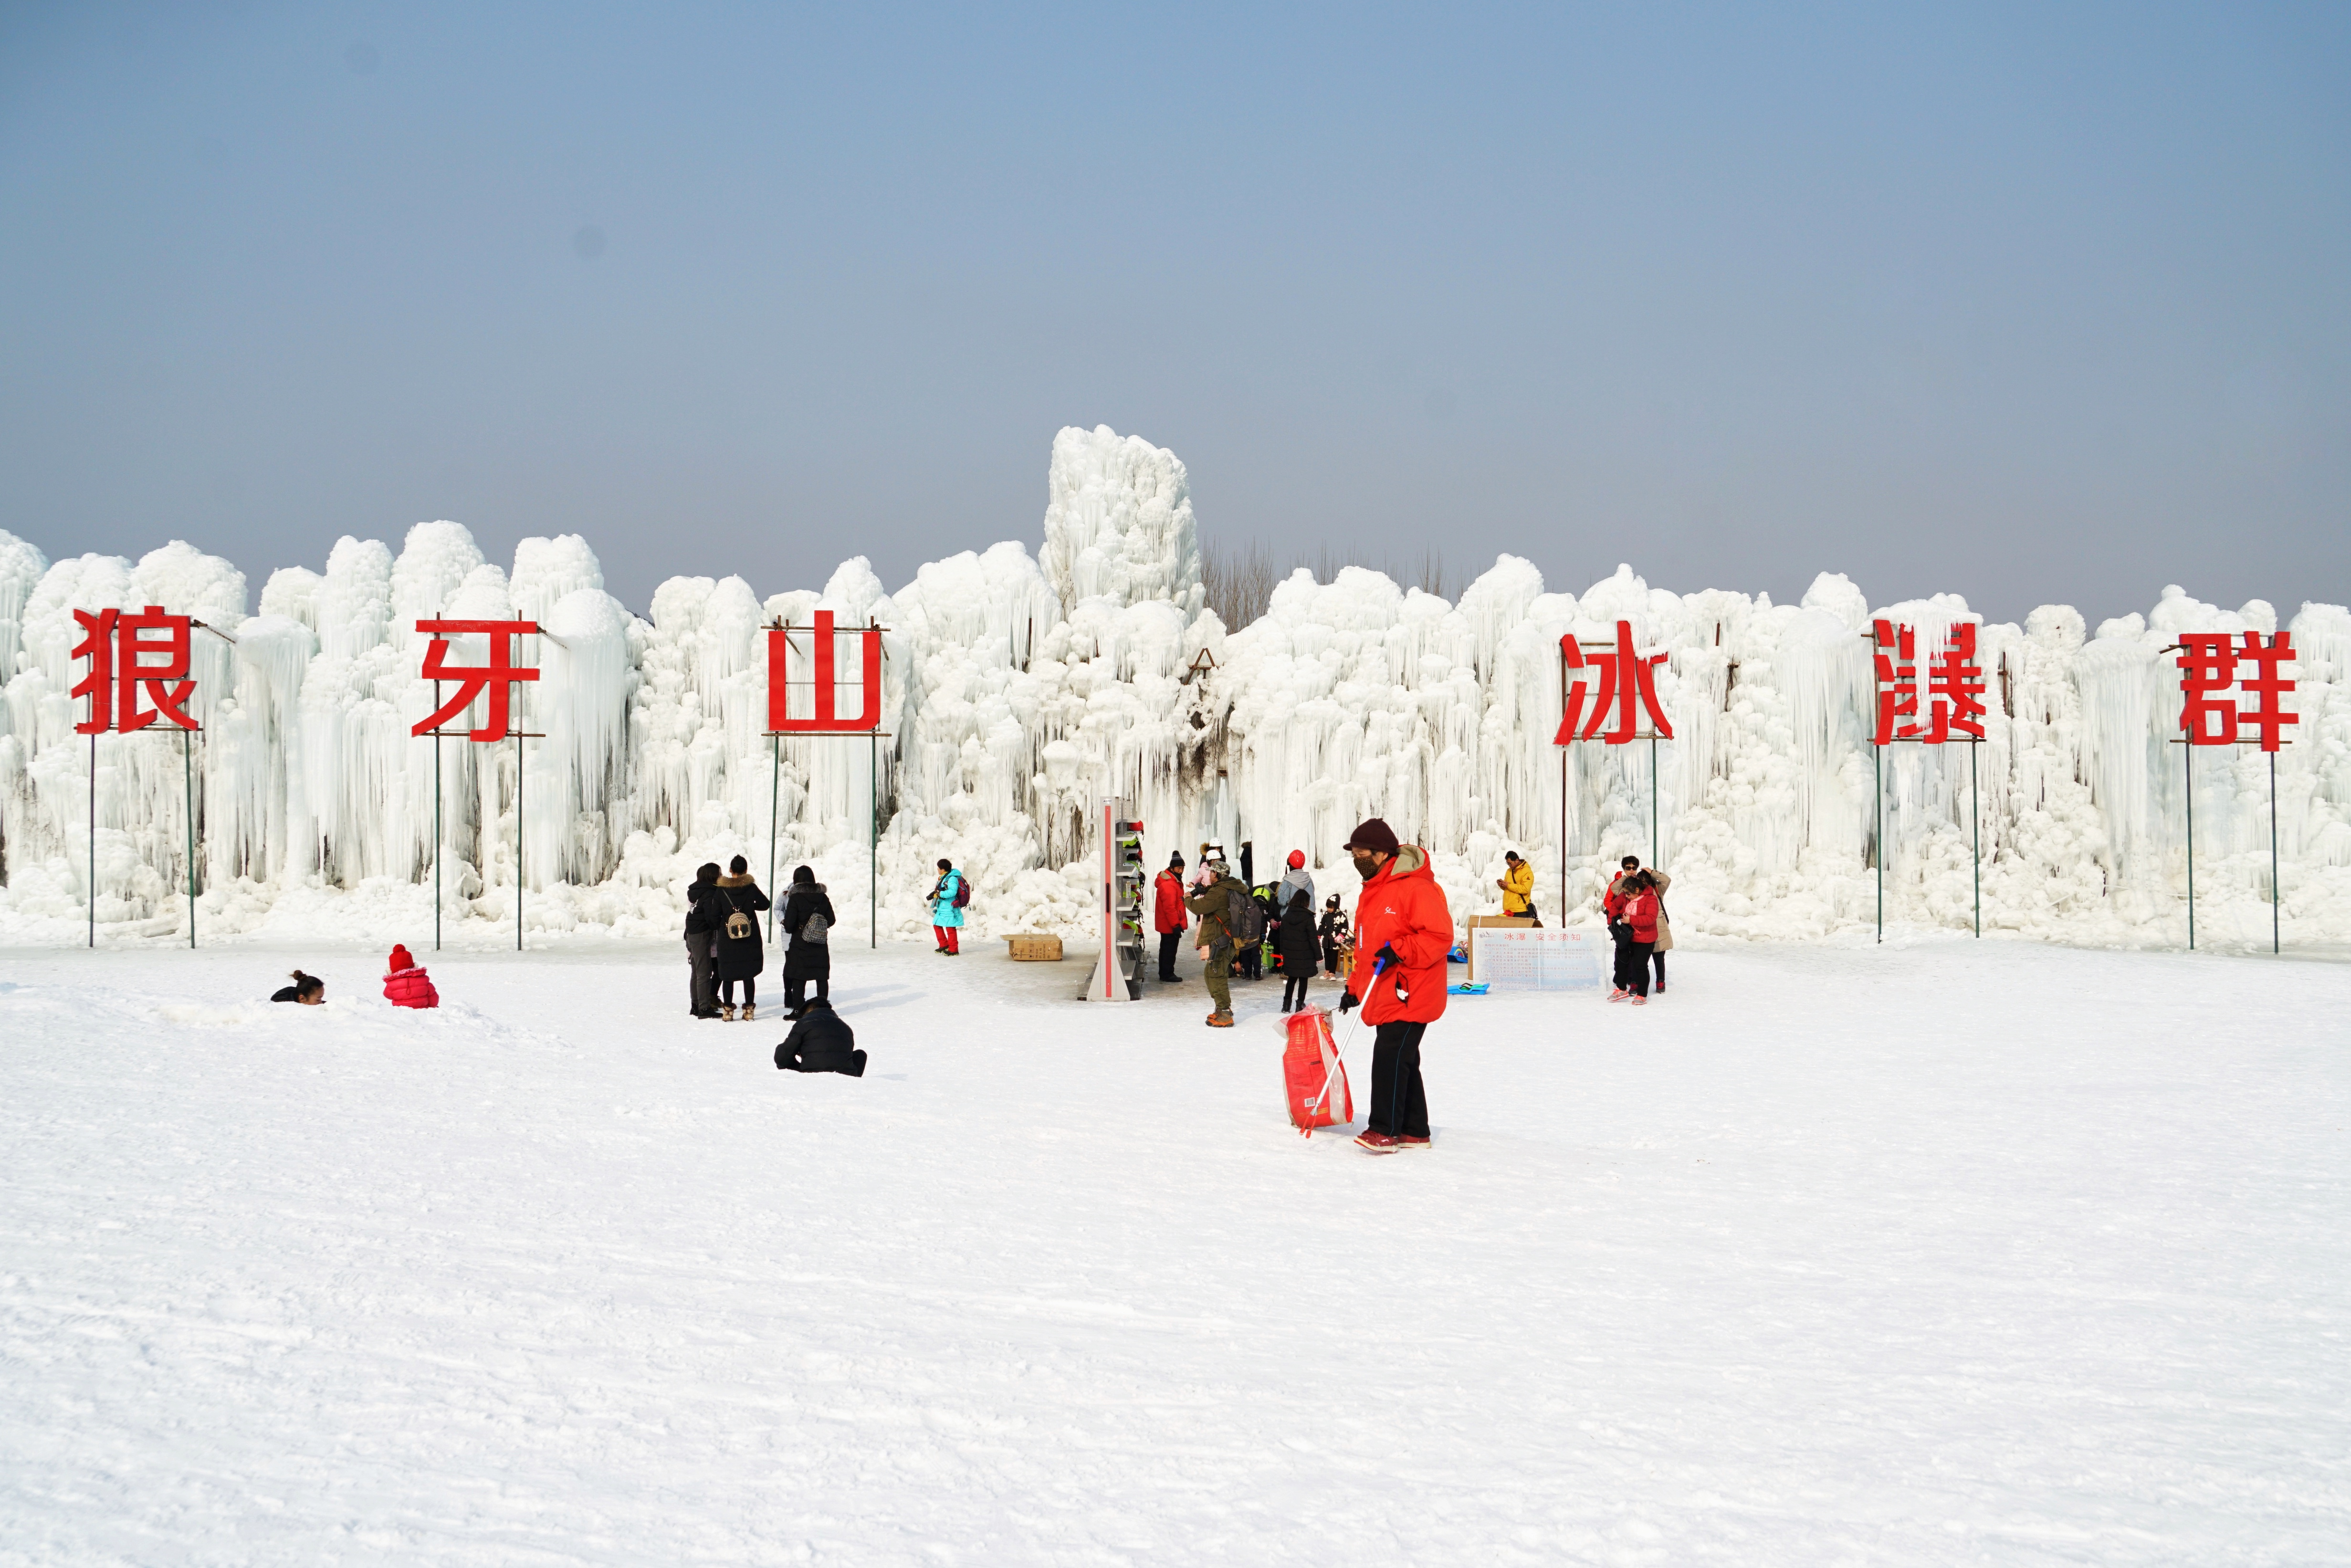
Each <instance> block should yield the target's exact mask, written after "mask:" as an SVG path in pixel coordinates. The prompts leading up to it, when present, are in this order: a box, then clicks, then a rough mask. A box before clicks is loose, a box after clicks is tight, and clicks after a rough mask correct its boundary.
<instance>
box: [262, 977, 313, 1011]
mask: <svg viewBox="0 0 2351 1568" xmlns="http://www.w3.org/2000/svg"><path fill="white" fill-rule="evenodd" d="M269 999H270V1000H271V1001H273V1002H300V1003H301V1004H302V1005H303V1006H304V1007H306V1008H315V1007H317V1006H318V1005H319V1003H320V1002H323V1001H325V1000H326V999H327V982H326V981H324V980H322V979H320V978H319V977H318V976H316V975H306V974H304V973H303V972H302V971H301V970H299V969H297V970H295V971H294V983H293V984H292V985H290V986H280V987H278V988H277V990H276V991H274V992H272V993H271V994H270V998H269Z"/></svg>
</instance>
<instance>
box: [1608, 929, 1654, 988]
mask: <svg viewBox="0 0 2351 1568" xmlns="http://www.w3.org/2000/svg"><path fill="white" fill-rule="evenodd" d="M1617 929H1618V930H1619V931H1621V932H1623V933H1624V935H1623V936H1618V937H1617V938H1616V988H1617V989H1618V990H1620V991H1630V992H1632V993H1633V994H1634V995H1635V996H1636V997H1646V996H1647V995H1648V994H1649V947H1650V944H1648V943H1646V942H1635V941H1634V940H1633V935H1632V932H1633V928H1632V927H1631V926H1629V925H1622V926H1619V927H1617Z"/></svg>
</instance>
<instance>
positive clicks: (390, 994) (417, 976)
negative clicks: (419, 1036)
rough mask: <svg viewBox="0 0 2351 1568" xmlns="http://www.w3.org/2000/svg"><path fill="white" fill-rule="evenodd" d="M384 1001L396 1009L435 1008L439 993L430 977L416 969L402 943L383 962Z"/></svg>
mask: <svg viewBox="0 0 2351 1568" xmlns="http://www.w3.org/2000/svg"><path fill="white" fill-rule="evenodd" d="M383 967H384V977H383V998H384V1000H386V1001H388V1002H390V1003H391V1004H392V1006H393V1007H396V1008H437V1007H439V1006H440V1005H441V993H440V992H438V991H436V990H434V988H433V977H432V976H430V975H428V974H426V973H425V972H424V971H423V969H422V968H420V967H417V963H416V960H415V959H414V958H413V957H411V956H409V952H408V945H407V944H406V943H404V942H403V943H401V944H399V945H397V946H394V947H393V948H392V956H391V957H389V958H387V959H385V960H384V966H383Z"/></svg>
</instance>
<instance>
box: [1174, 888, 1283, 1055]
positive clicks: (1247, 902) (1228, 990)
mask: <svg viewBox="0 0 2351 1568" xmlns="http://www.w3.org/2000/svg"><path fill="white" fill-rule="evenodd" d="M1208 877H1209V881H1208V885H1207V886H1206V887H1204V888H1202V889H1201V890H1200V891H1199V892H1197V893H1196V894H1193V895H1192V896H1191V897H1189V898H1187V899H1186V900H1185V901H1184V905H1185V907H1186V908H1187V909H1189V910H1190V911H1191V912H1192V913H1193V914H1195V915H1198V916H1199V917H1200V934H1199V936H1197V937H1196V938H1195V939H1194V940H1195V942H1196V944H1197V946H1198V947H1199V949H1200V963H1201V977H1202V978H1203V979H1205V980H1207V982H1208V996H1209V998H1211V999H1212V1000H1213V1001H1215V1003H1216V1004H1217V1005H1216V1010H1215V1011H1213V1012H1211V1013H1210V1014H1209V1015H1208V1027H1209V1028H1210V1029H1230V1028H1232V1027H1233V988H1232V984H1231V981H1230V980H1229V978H1228V977H1229V976H1230V975H1231V973H1232V965H1233V956H1234V955H1235V954H1236V953H1238V951H1239V950H1240V949H1242V948H1244V947H1247V946H1253V945H1255V944H1258V943H1260V942H1262V941H1264V940H1265V916H1264V915H1263V912H1261V911H1260V910H1259V908H1258V905H1257V900H1255V899H1254V898H1251V897H1250V896H1249V889H1248V888H1247V887H1245V886H1243V885H1242V884H1241V880H1240V878H1238V877H1237V876H1235V875H1234V874H1233V873H1232V870H1231V868H1230V867H1228V866H1227V865H1226V864H1225V862H1223V861H1222V860H1221V859H1218V860H1213V861H1210V862H1208Z"/></svg>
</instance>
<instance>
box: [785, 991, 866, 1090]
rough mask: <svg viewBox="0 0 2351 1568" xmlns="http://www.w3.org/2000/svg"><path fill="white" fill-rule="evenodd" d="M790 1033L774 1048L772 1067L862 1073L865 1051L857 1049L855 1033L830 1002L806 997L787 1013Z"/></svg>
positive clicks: (796, 1070)
mask: <svg viewBox="0 0 2351 1568" xmlns="http://www.w3.org/2000/svg"><path fill="white" fill-rule="evenodd" d="M787 1016H788V1017H789V1018H790V1019H792V1020H793V1022H792V1032H791V1033H790V1034H789V1035H787V1036H785V1037H784V1043H783V1044H781V1045H779V1046H778V1047H776V1067H777V1069H778V1071H782V1070H784V1069H787V1068H789V1070H790V1071H794V1072H842V1073H847V1074H848V1075H849V1076H850V1077H852V1078H862V1077H864V1076H865V1053H864V1052H863V1051H860V1050H858V1049H857V1033H856V1031H855V1030H852V1029H851V1028H850V1027H849V1025H848V1023H847V1021H846V1020H844V1019H842V1018H841V1015H840V1014H839V1013H837V1012H834V1011H833V1010H832V1004H831V1002H829V1001H826V1000H825V999H824V998H822V997H810V998H809V999H808V1000H807V1001H804V1002H802V1003H801V1004H800V1005H799V1007H798V1008H795V1009H793V1010H792V1011H791V1012H790V1013H789V1014H788V1015H787Z"/></svg>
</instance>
